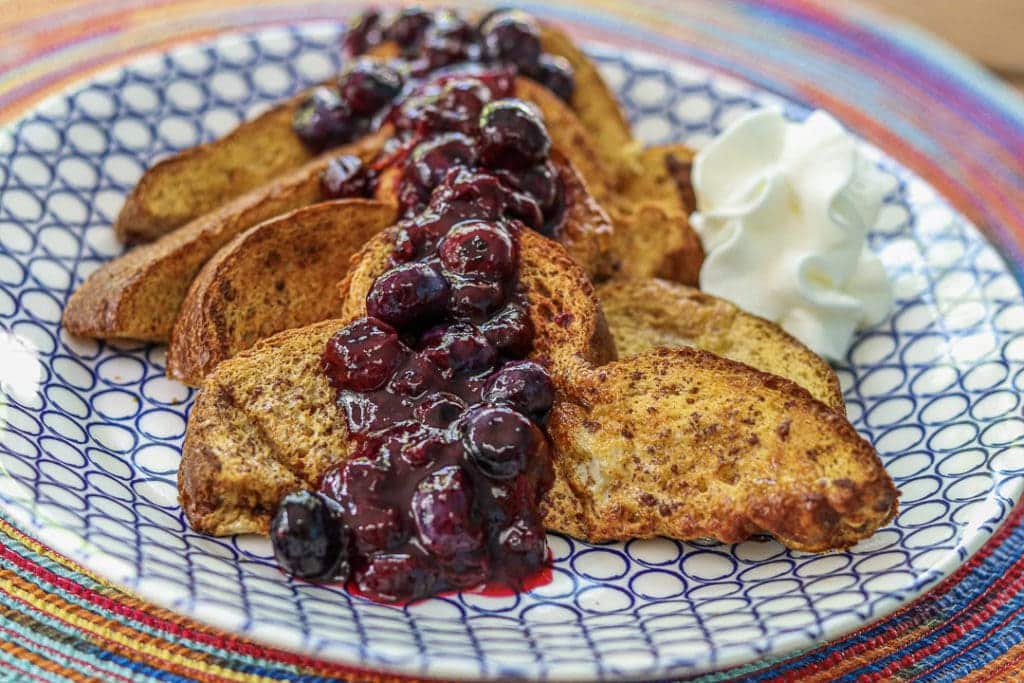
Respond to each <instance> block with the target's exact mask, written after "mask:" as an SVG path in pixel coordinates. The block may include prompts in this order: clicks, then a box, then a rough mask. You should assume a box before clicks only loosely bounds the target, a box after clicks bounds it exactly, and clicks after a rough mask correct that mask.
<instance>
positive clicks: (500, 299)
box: [448, 276, 507, 321]
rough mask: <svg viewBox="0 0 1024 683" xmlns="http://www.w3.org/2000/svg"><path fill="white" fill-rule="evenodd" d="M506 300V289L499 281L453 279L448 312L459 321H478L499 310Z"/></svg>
mask: <svg viewBox="0 0 1024 683" xmlns="http://www.w3.org/2000/svg"><path fill="white" fill-rule="evenodd" d="M506 299H507V292H506V288H505V285H504V284H502V282H501V281H500V280H497V281H496V280H491V279H485V278H481V277H479V276H477V277H455V278H453V282H452V284H451V297H450V299H449V303H448V310H450V311H451V313H452V315H453V316H454V317H455V318H458V319H459V320H469V321H479V320H482V319H484V318H485V317H486V316H487V315H488V314H489V313H491V312H492V311H494V310H495V309H497V308H500V307H501V306H502V304H504V303H505V300H506Z"/></svg>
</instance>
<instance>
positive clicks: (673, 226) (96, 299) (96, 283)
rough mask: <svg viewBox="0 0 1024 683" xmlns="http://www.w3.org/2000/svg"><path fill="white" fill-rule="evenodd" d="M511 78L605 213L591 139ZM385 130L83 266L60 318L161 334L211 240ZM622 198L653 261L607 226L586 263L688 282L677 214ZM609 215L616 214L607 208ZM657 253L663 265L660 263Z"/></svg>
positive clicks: (692, 272) (693, 257)
mask: <svg viewBox="0 0 1024 683" xmlns="http://www.w3.org/2000/svg"><path fill="white" fill-rule="evenodd" d="M516 88H517V90H516V92H517V95H521V96H522V97H523V98H524V99H526V100H527V101H531V102H533V103H534V104H536V105H537V107H538V109H540V110H541V112H542V114H543V115H544V116H545V117H548V118H549V119H550V121H549V130H551V131H552V140H553V145H554V148H555V150H556V158H564V159H567V160H568V161H569V162H571V163H572V164H573V166H575V164H576V163H577V162H578V163H580V164H582V165H583V168H582V169H578V170H579V171H580V175H582V176H583V179H584V182H583V183H579V182H576V181H574V182H573V183H572V184H571V185H570V186H569V189H570V190H571V192H570V193H568V194H572V195H573V197H574V201H578V203H577V204H576V209H575V210H577V211H579V212H589V213H591V214H594V215H596V214H600V215H601V216H602V217H603V216H604V215H605V214H604V213H603V212H602V211H601V209H600V208H599V207H597V205H596V204H595V203H594V200H593V199H592V198H591V197H590V196H589V195H590V194H591V188H592V187H594V186H595V185H593V184H592V182H591V180H592V179H593V182H594V183H596V186H597V187H603V188H609V187H610V184H611V182H612V181H610V180H608V178H609V176H608V174H607V173H606V169H604V167H603V166H602V165H601V164H600V163H599V162H598V161H597V160H596V159H595V158H594V156H593V154H592V151H591V150H592V149H593V145H592V144H591V143H590V141H589V140H588V138H587V134H586V132H585V131H584V130H583V128H582V127H581V125H580V123H579V121H577V120H576V119H575V116H574V115H573V113H572V111H571V110H569V109H568V107H566V106H565V105H564V103H562V102H561V100H559V99H558V98H557V97H554V96H553V95H551V94H550V93H548V92H547V91H546V90H545V89H544V88H542V87H540V86H538V85H536V84H533V83H532V82H530V81H529V80H527V79H517V81H516ZM546 120H548V119H546ZM390 134H391V129H390V127H385V128H384V129H382V130H381V131H380V132H379V133H377V134H375V135H372V136H367V137H365V138H363V139H361V140H360V141H359V142H357V143H354V144H353V145H349V146H347V147H343V148H340V149H337V150H333V151H331V152H329V153H326V154H324V155H321V156H319V157H317V158H315V159H313V160H312V161H309V162H307V163H306V164H305V165H304V166H302V167H300V168H299V169H298V170H296V171H292V172H291V173H289V174H287V175H286V176H284V177H282V178H280V179H278V180H275V181H273V182H271V183H269V184H267V185H264V186H262V187H259V188H257V189H255V190H253V191H251V192H249V193H248V194H245V195H243V196H241V197H239V198H238V199H236V200H234V201H231V202H229V203H227V204H226V205H224V206H221V207H220V208H218V209H216V210H215V211H213V212H211V213H208V214H206V215H203V216H201V217H199V218H197V219H195V220H193V221H192V222H191V223H189V224H188V225H185V226H183V227H181V228H179V229H177V230H174V231H173V232H171V233H169V234H167V235H165V236H164V237H163V238H161V239H159V240H157V241H156V242H153V243H151V244H144V245H140V246H139V247H137V248H135V249H132V250H131V251H129V252H127V253H125V254H124V255H122V256H120V257H118V258H116V259H114V260H112V261H109V262H108V263H106V264H104V265H103V266H101V267H100V268H99V269H98V270H97V271H96V272H95V273H93V274H92V275H90V277H89V278H88V279H87V280H86V281H85V282H84V283H83V284H82V285H80V286H79V288H78V289H77V290H76V291H75V293H74V294H73V295H72V297H71V299H70V300H69V301H68V304H67V306H66V307H65V310H64V318H63V319H64V325H65V327H66V328H67V329H68V331H69V332H71V333H73V334H76V335H80V336H86V337H99V338H131V339H141V340H144V341H157V342H160V341H164V342H166V341H168V340H169V339H170V334H171V330H172V328H173V325H174V321H175V319H176V317H177V313H178V310H179V308H180V306H181V304H182V301H183V300H184V297H185V295H186V293H187V291H188V288H189V286H190V284H191V282H192V279H193V278H194V277H195V276H196V274H197V273H198V272H199V269H200V268H201V267H202V266H203V264H204V263H206V261H208V260H209V259H210V258H212V257H213V255H214V254H215V253H216V252H217V250H218V249H220V248H221V247H223V246H224V245H225V244H227V242H229V241H230V240H231V239H233V238H234V237H235V236H236V235H238V234H240V233H241V232H243V231H244V230H246V229H248V228H250V227H252V226H253V225H255V224H257V223H260V222H263V221H265V220H268V219H270V218H272V217H274V216H276V215H278V214H280V213H284V212H287V211H292V210H294V209H297V208H300V207H303V206H308V205H309V204H313V203H315V202H317V201H320V200H321V199H322V194H321V191H320V184H319V177H320V174H321V173H322V172H323V169H324V168H325V167H326V165H327V163H328V161H329V160H330V159H331V158H334V157H335V156H337V155H339V154H344V153H350V154H355V155H357V156H359V157H361V158H363V159H364V160H367V161H369V159H371V158H372V157H373V156H374V155H375V154H376V153H377V152H378V151H379V150H380V149H381V147H382V145H383V143H384V141H385V140H386V139H387V138H388V137H389V136H390ZM588 173H589V174H590V176H589V177H588ZM603 193H604V195H605V196H606V197H609V196H611V195H610V192H609V191H608V190H607V189H606V190H604V192H603ZM378 196H380V195H378ZM631 201H633V199H632V198H631V197H623V198H622V199H620V200H617V203H616V204H615V205H614V210H615V212H616V213H615V215H616V216H619V217H620V220H621V222H622V228H621V230H626V231H629V232H631V233H637V234H639V233H644V234H648V235H650V236H651V237H650V238H641V237H636V238H635V239H634V240H633V241H634V242H636V243H637V244H640V243H646V242H651V241H653V242H656V247H657V248H658V252H657V253H658V254H659V256H658V257H656V258H647V259H645V260H643V261H642V262H643V263H644V264H647V263H648V262H650V263H651V264H652V267H655V268H657V270H656V271H654V270H652V271H647V270H645V268H646V265H639V264H641V259H643V258H644V257H643V256H642V255H640V254H637V256H636V259H637V260H636V261H633V260H632V257H631V259H628V260H627V259H625V258H624V257H623V256H622V253H621V252H620V253H618V254H613V253H612V250H613V248H615V249H617V248H625V247H627V246H628V247H630V248H632V247H633V246H636V245H633V244H628V245H627V244H626V242H624V241H622V240H621V239H619V240H617V241H615V242H612V243H611V244H608V242H607V240H609V239H613V238H612V236H610V235H609V236H607V237H604V238H602V240H604V241H603V242H602V243H601V245H600V250H601V254H600V255H599V254H596V253H595V254H590V255H587V256H586V257H585V258H584V260H585V261H587V262H588V265H589V264H590V263H593V262H594V259H596V258H598V256H600V257H601V258H602V259H605V258H606V257H607V263H603V264H602V265H601V268H600V270H595V271H594V274H595V275H598V276H601V277H603V276H606V275H608V274H610V273H611V272H614V271H617V270H619V269H620V268H621V264H622V263H624V262H627V261H629V262H630V263H636V264H638V265H634V266H631V267H630V268H628V269H627V272H629V273H630V274H633V275H637V276H648V275H653V274H660V275H665V276H671V273H669V272H666V271H671V272H672V273H674V274H676V275H678V276H679V279H680V281H683V282H688V283H689V282H695V281H696V276H697V272H698V271H699V264H700V259H701V258H702V252H701V250H700V244H699V241H698V240H697V238H696V236H695V234H694V233H693V231H692V230H691V229H690V228H689V225H688V223H687V222H686V219H685V216H681V217H680V216H675V215H670V216H669V217H668V218H665V217H666V215H667V214H666V213H665V212H664V210H663V209H660V208H658V207H657V206H656V205H654V204H649V205H646V204H645V207H642V208H641V209H639V210H638V211H637V216H639V218H638V219H636V220H633V219H632V218H631V217H629V215H628V208H627V207H629V205H630V202H631ZM638 201H639V200H638ZM643 201H646V200H643ZM669 201H670V202H675V201H676V200H675V199H671V200H669ZM645 217H647V218H645ZM612 222H613V223H614V222H615V219H614V217H613V219H612ZM621 230H620V231H621ZM596 245H597V243H595V242H593V241H587V242H580V243H579V244H578V246H579V248H580V249H583V248H585V247H586V248H591V247H596ZM666 245H675V247H676V248H675V249H674V250H673V248H671V246H666ZM573 251H574V254H575V255H577V256H580V257H584V255H583V254H582V253H581V252H579V251H578V250H576V249H573ZM665 263H668V264H672V265H671V266H670V267H662V266H663V264H665Z"/></svg>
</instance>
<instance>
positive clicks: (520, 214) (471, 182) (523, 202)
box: [429, 168, 544, 232]
mask: <svg viewBox="0 0 1024 683" xmlns="http://www.w3.org/2000/svg"><path fill="white" fill-rule="evenodd" d="M503 172H504V173H506V174H511V173H512V172H511V171H503ZM429 206H430V209H431V211H432V212H433V213H436V214H441V215H443V216H445V217H446V218H448V217H451V218H452V219H454V220H451V221H449V226H450V225H454V224H455V223H458V222H460V221H462V220H464V219H468V218H476V219H482V220H492V221H494V220H497V219H499V218H508V217H512V218H517V219H519V220H521V221H523V222H524V223H526V225H527V226H529V227H532V228H535V229H536V228H539V227H540V226H541V224H542V223H543V222H544V217H543V215H542V213H541V210H540V207H539V206H538V205H537V202H536V201H535V200H534V199H533V198H532V197H529V196H527V195H525V194H523V193H522V192H517V191H515V189H514V186H513V185H511V184H509V183H507V182H504V181H502V180H499V178H498V174H497V173H493V174H492V173H487V172H483V171H472V170H470V169H466V168H460V169H457V170H450V171H449V172H448V174H447V175H446V176H445V178H444V181H443V182H442V183H441V184H440V185H439V186H438V187H437V188H435V189H434V192H433V193H432V194H431V196H430V204H429ZM445 232H447V229H446V230H445Z"/></svg>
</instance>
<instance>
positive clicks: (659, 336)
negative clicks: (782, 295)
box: [597, 278, 845, 414]
mask: <svg viewBox="0 0 1024 683" xmlns="http://www.w3.org/2000/svg"><path fill="white" fill-rule="evenodd" d="M597 297H598V299H600V300H601V308H603V309H604V314H605V317H606V318H607V320H608V326H609V328H610V329H611V331H612V336H613V337H614V338H615V347H616V349H617V350H618V353H619V358H630V357H632V356H637V355H640V354H643V353H647V352H649V351H653V350H654V349H656V348H659V347H668V348H673V347H682V346H693V347H696V348H698V349H703V350H704V351H709V352H711V353H713V354H715V355H716V356H721V357H723V358H728V359H729V360H734V361H738V362H740V363H746V364H747V365H750V366H752V367H755V368H758V369H759V370H762V371H764V372H768V373H770V374H773V375H778V376H780V377H785V378H787V379H790V380H792V381H793V382H795V383H796V384H799V385H800V386H802V387H803V388H805V389H807V390H808V391H809V392H810V394H811V396H813V397H814V398H816V399H817V400H819V401H821V402H822V403H824V404H825V405H827V406H829V407H831V408H833V409H835V410H837V411H839V412H840V413H841V414H842V413H843V411H844V410H845V405H844V403H843V392H842V389H840V387H839V378H838V377H836V373H835V371H834V370H833V369H832V367H831V366H830V365H829V364H828V363H827V362H825V361H824V360H823V359H822V358H821V357H820V356H818V355H817V354H815V353H814V352H813V351H811V350H810V349H808V348H807V347H806V346H804V345H803V344H801V343H800V342H798V341H797V340H796V339H794V338H793V337H791V336H790V335H789V334H787V333H786V332H785V331H784V330H783V329H782V328H781V327H779V326H778V325H776V324H775V323H772V322H770V321H768V320H765V319H763V318H759V317H757V316H755V315H751V314H749V313H747V312H745V311H743V310H741V309H740V308H738V307H736V306H734V305H733V304H731V303H729V302H728V301H725V300H723V299H719V298H717V297H713V296H711V295H709V294H705V293H703V292H701V291H700V290H698V289H694V288H692V287H686V286H684V285H680V284H677V283H675V282H668V281H666V280H659V279H656V278H649V279H622V278H616V279H614V280H609V281H608V282H604V283H602V284H600V285H598V287H597Z"/></svg>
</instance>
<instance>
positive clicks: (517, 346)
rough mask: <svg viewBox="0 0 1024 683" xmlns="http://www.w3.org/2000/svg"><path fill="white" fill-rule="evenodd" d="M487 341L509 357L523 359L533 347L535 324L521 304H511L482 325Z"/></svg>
mask: <svg viewBox="0 0 1024 683" xmlns="http://www.w3.org/2000/svg"><path fill="white" fill-rule="evenodd" d="M480 331H481V332H483V334H484V336H485V337H487V340H488V341H489V342H491V344H493V345H494V347H495V348H496V349H498V350H499V351H501V352H502V353H504V354H505V355H508V356H515V357H522V356H525V355H526V354H528V353H529V352H530V349H531V348H532V347H533V335H534V330H533V322H532V321H531V320H530V316H529V315H528V314H527V312H526V310H525V309H524V308H523V307H522V306H520V305H519V304H515V303H512V304H509V305H507V306H505V308H503V309H501V310H500V311H498V312H497V313H496V314H495V315H494V316H492V317H491V319H490V320H488V321H487V322H485V323H482V324H481V325H480Z"/></svg>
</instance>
